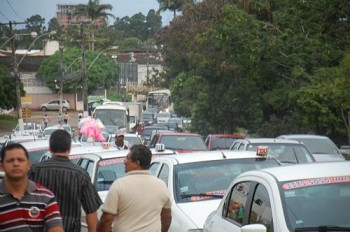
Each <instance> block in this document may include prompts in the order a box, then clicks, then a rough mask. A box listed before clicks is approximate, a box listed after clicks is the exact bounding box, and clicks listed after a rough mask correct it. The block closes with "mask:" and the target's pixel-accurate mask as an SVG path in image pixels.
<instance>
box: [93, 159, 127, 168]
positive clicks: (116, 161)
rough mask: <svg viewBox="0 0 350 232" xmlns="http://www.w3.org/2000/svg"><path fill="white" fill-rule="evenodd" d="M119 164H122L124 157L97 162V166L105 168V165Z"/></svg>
mask: <svg viewBox="0 0 350 232" xmlns="http://www.w3.org/2000/svg"><path fill="white" fill-rule="evenodd" d="M120 163H124V157H123V158H115V159H107V160H101V161H100V162H98V166H107V165H112V164H120Z"/></svg>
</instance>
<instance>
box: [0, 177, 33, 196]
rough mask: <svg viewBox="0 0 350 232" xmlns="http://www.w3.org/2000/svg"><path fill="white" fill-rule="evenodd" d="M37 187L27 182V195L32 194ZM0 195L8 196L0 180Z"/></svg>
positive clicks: (3, 183) (2, 181)
mask: <svg viewBox="0 0 350 232" xmlns="http://www.w3.org/2000/svg"><path fill="white" fill-rule="evenodd" d="M37 188H38V187H37V186H36V184H35V183H34V182H33V181H31V180H28V187H27V192H28V193H33V192H34V191H36V190H37ZM0 194H9V192H8V191H7V189H6V187H5V181H4V180H0Z"/></svg>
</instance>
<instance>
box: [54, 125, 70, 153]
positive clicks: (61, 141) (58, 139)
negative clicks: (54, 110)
mask: <svg viewBox="0 0 350 232" xmlns="http://www.w3.org/2000/svg"><path fill="white" fill-rule="evenodd" d="M71 145H72V139H71V136H70V134H69V133H68V132H67V131H65V130H61V129H58V130H56V131H54V132H53V133H52V134H51V136H50V151H51V152H52V153H67V155H69V152H70V148H71Z"/></svg>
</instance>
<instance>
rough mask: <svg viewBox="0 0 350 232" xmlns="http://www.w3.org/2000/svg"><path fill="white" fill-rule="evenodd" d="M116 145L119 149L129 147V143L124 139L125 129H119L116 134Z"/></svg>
mask: <svg viewBox="0 0 350 232" xmlns="http://www.w3.org/2000/svg"><path fill="white" fill-rule="evenodd" d="M115 145H116V147H117V148H118V149H119V150H127V149H129V144H128V142H127V141H125V140H124V131H121V130H118V131H117V134H116V135H115Z"/></svg>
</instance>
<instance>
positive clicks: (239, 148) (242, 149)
mask: <svg viewBox="0 0 350 232" xmlns="http://www.w3.org/2000/svg"><path fill="white" fill-rule="evenodd" d="M237 150H239V151H244V143H240V144H239V145H238V148H237Z"/></svg>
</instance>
